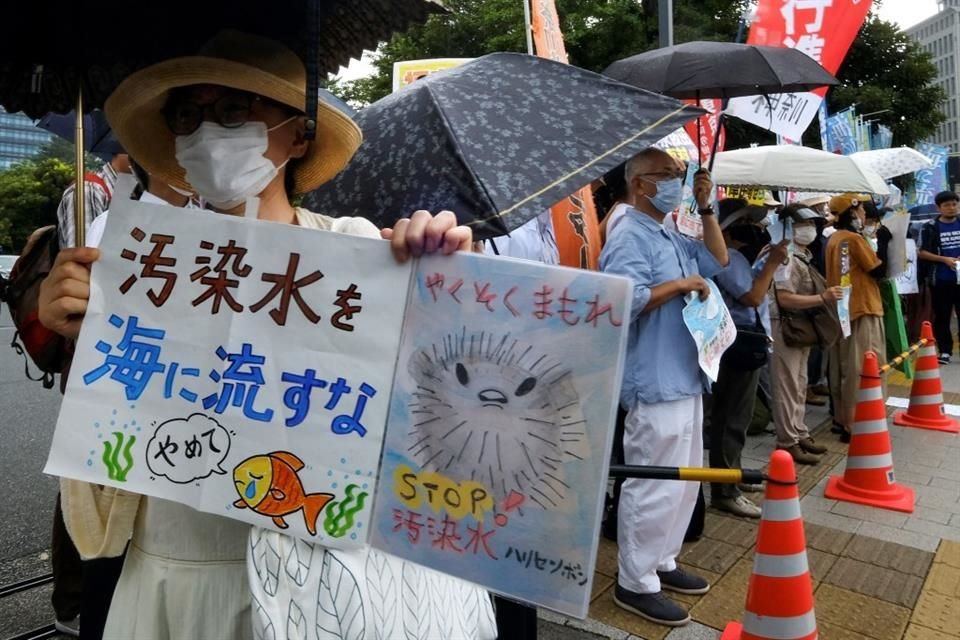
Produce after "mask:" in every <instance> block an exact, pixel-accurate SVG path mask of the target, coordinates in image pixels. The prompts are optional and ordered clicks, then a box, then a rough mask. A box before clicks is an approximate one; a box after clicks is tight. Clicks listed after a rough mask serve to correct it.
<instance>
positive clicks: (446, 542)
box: [431, 515, 463, 553]
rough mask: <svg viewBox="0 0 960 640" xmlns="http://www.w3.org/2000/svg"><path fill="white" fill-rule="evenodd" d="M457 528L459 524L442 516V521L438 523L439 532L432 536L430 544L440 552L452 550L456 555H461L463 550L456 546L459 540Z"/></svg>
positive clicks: (448, 517)
mask: <svg viewBox="0 0 960 640" xmlns="http://www.w3.org/2000/svg"><path fill="white" fill-rule="evenodd" d="M459 526H460V523H459V522H457V521H456V520H451V519H450V516H447V515H444V516H443V520H441V521H440V531H439V532H438V533H437V535H436V536H434V538H433V542H431V544H432V545H433V546H434V547H437V548H438V549H440V550H441V551H444V550H446V549H452V550H454V551H456V552H457V553H463V548H461V547H458V546H457V543H458V542H459V541H460V540H461V537H460V533H459V531H458V528H459Z"/></svg>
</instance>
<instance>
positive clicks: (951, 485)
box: [540, 363, 960, 640]
mask: <svg viewBox="0 0 960 640" xmlns="http://www.w3.org/2000/svg"><path fill="white" fill-rule="evenodd" d="M942 376H943V384H944V391H945V400H946V402H947V403H950V404H960V364H956V363H954V364H951V365H947V366H945V367H944V368H943V373H942ZM889 382H890V396H891V397H901V398H905V397H908V396H909V395H910V393H909V391H910V390H909V383H908V382H907V381H906V380H904V378H903V377H902V376H900V375H895V376H893V377H891V379H890V381H889ZM894 402H896V401H894ZM951 409H952V407H951ZM893 411H894V409H893V408H892V407H891V408H890V411H889V414H890V415H891V416H892V414H893ZM807 423H808V424H810V425H819V426H818V427H817V429H816V433H817V435H818V441H820V442H822V443H824V444H827V445H828V446H829V447H830V451H829V452H828V453H827V454H826V455H825V457H824V459H823V460H822V461H821V463H820V464H819V465H817V466H815V467H800V468H799V469H798V471H799V474H800V491H801V495H803V496H804V497H803V499H802V501H801V508H802V511H803V514H804V522H805V525H806V526H805V529H806V535H807V547H808V549H807V555H808V558H809V562H810V566H811V571H812V574H813V580H814V589H815V592H814V595H815V599H816V613H817V621H818V630H819V632H820V638H822V639H823V640H834V639H840V640H866V639H871V640H900V639H901V638H903V639H906V640H950V639H953V638H960V606H958V605H960V464H958V462H960V435H947V434H943V433H938V432H932V431H925V430H922V429H905V428H901V427H895V426H893V425H892V420H891V421H889V424H890V427H889V428H890V430H891V438H892V442H893V458H894V467H895V471H896V479H897V482H900V483H902V484H906V485H909V486H911V487H913V489H914V491H915V492H916V495H917V504H916V509H915V511H914V512H913V513H912V514H901V513H897V512H893V511H886V510H883V509H875V508H868V507H861V506H859V505H853V504H849V503H843V502H837V501H835V500H826V499H824V497H823V491H824V486H825V485H826V482H827V478H828V477H829V476H830V475H834V474H842V473H843V471H844V468H845V465H846V458H845V454H846V445H842V444H840V443H839V442H838V441H837V440H836V437H835V436H832V435H831V434H830V433H829V421H828V420H827V417H826V413H825V412H824V411H823V410H822V409H816V408H811V410H810V411H809V412H808V417H807ZM773 446H774V439H773V436H772V435H762V436H752V437H750V438H749V440H748V442H747V448H746V449H745V451H744V466H748V467H753V468H756V467H762V466H764V465H765V464H766V461H767V458H768V456H769V454H770V452H771V451H772V449H773ZM707 494H709V491H708V492H707ZM756 532H757V524H756V522H755V521H749V520H745V519H740V518H734V517H731V516H728V515H724V514H722V513H720V512H717V511H713V510H710V509H708V512H707V523H706V529H705V532H704V536H703V538H702V539H701V540H699V541H698V542H696V543H694V544H689V545H685V546H684V550H683V553H682V556H681V558H680V560H681V563H682V564H683V565H684V566H686V567H687V568H689V569H691V570H694V571H697V572H698V573H700V574H702V575H705V576H707V577H708V578H710V579H711V580H712V582H713V588H712V589H711V591H710V592H709V593H708V594H706V595H705V596H700V597H696V596H694V597H690V596H681V597H680V598H678V599H679V600H680V601H681V602H682V603H683V604H684V606H686V607H687V608H688V609H689V610H690V613H691V616H692V617H693V619H694V622H693V623H692V624H691V625H688V626H687V627H683V628H680V629H675V630H672V631H671V630H670V629H669V628H667V627H661V626H658V625H654V624H651V623H648V622H646V621H644V620H642V619H640V618H639V617H637V616H635V615H633V614H630V613H628V612H626V611H623V610H622V609H619V608H618V607H617V606H616V605H615V604H614V603H613V596H612V587H613V584H614V581H615V572H616V569H617V555H616V553H617V552H616V545H615V544H613V543H611V542H608V541H606V540H601V544H600V549H599V552H598V557H597V572H596V574H595V576H594V589H593V602H592V604H591V607H590V618H589V619H588V620H586V621H580V620H571V619H566V618H563V617H562V616H558V615H555V614H553V613H551V612H544V611H541V614H540V615H541V618H542V619H543V620H545V621H549V622H551V623H553V624H554V625H563V626H564V627H567V628H569V629H571V630H579V631H580V632H581V633H582V634H583V635H581V636H574V637H582V638H592V637H596V636H595V635H593V634H596V635H599V636H600V637H604V638H616V639H618V640H625V639H629V640H637V639H639V638H642V639H645V640H662V639H663V638H667V640H695V639H696V640H700V639H703V640H715V639H716V638H718V637H719V636H720V631H721V630H722V629H723V628H724V626H725V625H726V624H727V622H729V621H731V620H739V619H740V617H741V616H742V614H743V604H744V600H745V598H746V591H747V584H748V581H749V577H750V570H751V566H752V561H753V545H754V542H755V540H756ZM553 629H555V627H553V628H550V629H544V628H542V629H541V634H540V635H541V638H553V637H557V638H560V637H571V636H561V635H553V633H552V631H553Z"/></svg>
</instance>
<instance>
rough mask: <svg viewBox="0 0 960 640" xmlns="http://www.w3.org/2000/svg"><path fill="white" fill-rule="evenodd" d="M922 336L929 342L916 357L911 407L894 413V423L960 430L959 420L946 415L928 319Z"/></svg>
mask: <svg viewBox="0 0 960 640" xmlns="http://www.w3.org/2000/svg"><path fill="white" fill-rule="evenodd" d="M920 337H921V338H923V339H925V340H926V341H927V342H926V344H925V345H924V346H923V347H921V349H920V357H919V358H917V366H916V369H917V370H916V372H915V373H914V376H913V386H911V387H910V406H909V407H908V408H907V410H906V411H898V412H897V413H895V414H894V416H893V424H896V425H900V426H901V427H917V428H919V429H933V430H935V431H947V432H949V433H960V422H957V421H956V420H954V419H952V418H949V417H947V415H946V413H945V411H944V409H943V383H942V382H941V381H940V362H939V361H938V360H937V344H936V342H935V341H934V339H933V328H932V327H931V326H930V323H929V322H924V323H923V329H922V331H921V333H920Z"/></svg>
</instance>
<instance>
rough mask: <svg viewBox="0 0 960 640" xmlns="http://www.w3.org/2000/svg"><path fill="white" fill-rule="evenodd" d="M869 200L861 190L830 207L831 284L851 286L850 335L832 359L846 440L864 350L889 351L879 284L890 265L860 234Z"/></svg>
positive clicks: (837, 412)
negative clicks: (833, 229)
mask: <svg viewBox="0 0 960 640" xmlns="http://www.w3.org/2000/svg"><path fill="white" fill-rule="evenodd" d="M866 200H867V198H866V197H865V196H862V195H861V194H856V193H844V194H841V195H839V196H834V197H833V198H831V199H830V210H831V211H832V212H833V213H835V214H836V215H837V222H836V224H835V225H834V226H835V227H836V229H837V230H836V232H835V233H834V234H833V235H831V236H830V238H829V240H827V246H826V252H825V258H826V259H825V262H826V270H827V285H828V286H830V287H836V286H842V285H843V286H849V287H850V297H849V310H850V336H849V337H847V338H841V339H840V340H838V341H837V343H836V344H835V345H834V346H833V349H832V351H831V353H830V357H829V362H828V367H829V376H828V378H829V383H830V397H831V399H832V401H833V412H834V416H833V419H834V422H835V426H836V427H837V428H838V429H839V431H840V434H841V438H840V439H841V441H843V442H849V438H850V427H851V425H852V424H853V413H854V409H855V408H856V398H857V389H858V386H859V382H860V376H859V372H860V365H861V363H862V362H863V354H864V353H866V352H867V351H873V352H874V353H876V354H877V358H878V359H879V360H880V361H883V360H885V358H886V351H887V349H886V337H885V333H884V327H883V301H882V299H881V297H880V287H879V285H878V284H877V280H878V279H880V278H883V277H884V275H885V274H886V268H885V267H884V265H883V263H882V262H881V261H880V259H879V258H878V257H877V254H876V253H874V251H873V249H872V248H871V246H870V243H869V242H867V240H866V238H864V237H863V236H862V235H861V231H862V230H863V226H864V220H865V219H866V215H867V214H866V210H865V209H864V203H865V202H866ZM848 283H849V284H848Z"/></svg>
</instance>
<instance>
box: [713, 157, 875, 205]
mask: <svg viewBox="0 0 960 640" xmlns="http://www.w3.org/2000/svg"><path fill="white" fill-rule="evenodd" d="M713 179H714V182H716V183H717V184H722V185H730V186H745V187H746V186H761V187H768V188H770V189H790V190H794V191H825V192H828V193H837V192H841V191H855V192H858V193H859V192H862V193H875V194H878V195H887V194H888V193H890V189H889V188H888V187H887V185H886V183H884V181H883V178H881V177H880V175H879V174H878V173H877V172H876V171H874V170H872V169H870V168H869V167H866V166H864V165H861V164H859V163H857V162H856V161H855V160H853V159H851V158H850V157H849V156H838V155H836V154H833V153H827V152H826V151H818V150H817V149H809V148H807V147H798V146H795V145H772V146H766V147H751V148H749V149H737V150H735V151H723V152H721V153H718V154H717V155H716V161H715V162H714V165H713Z"/></svg>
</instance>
